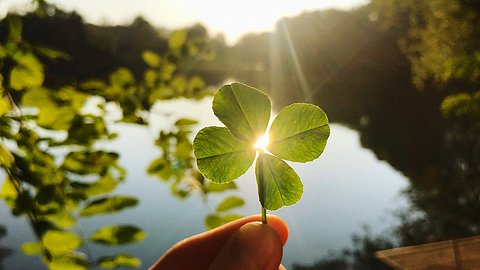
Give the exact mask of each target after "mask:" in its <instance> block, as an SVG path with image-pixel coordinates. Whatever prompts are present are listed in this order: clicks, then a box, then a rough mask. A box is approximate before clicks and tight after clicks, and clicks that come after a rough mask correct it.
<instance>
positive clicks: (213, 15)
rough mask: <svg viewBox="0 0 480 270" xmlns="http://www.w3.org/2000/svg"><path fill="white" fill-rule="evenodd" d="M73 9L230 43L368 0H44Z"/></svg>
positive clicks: (18, 4) (17, 5) (10, 0)
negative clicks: (197, 27)
mask: <svg viewBox="0 0 480 270" xmlns="http://www.w3.org/2000/svg"><path fill="white" fill-rule="evenodd" d="M29 2H30V1H29V0H0V16H1V17H3V16H4V15H5V14H6V12H7V11H8V10H10V9H12V8H13V9H22V8H23V7H25V6H28V3H29ZM47 2H49V3H52V4H55V5H57V6H59V7H61V8H62V9H64V10H67V11H72V10H75V11H77V12H78V13H80V14H81V15H82V16H83V17H84V18H85V20H86V21H87V22H90V23H96V24H108V25H115V24H127V23H130V22H132V21H133V19H134V18H135V17H137V16H143V17H144V18H146V19H147V20H148V21H150V22H151V23H152V24H153V25H155V26H158V27H164V28H168V29H177V28H182V27H187V26H191V25H193V24H195V23H201V24H203V25H205V26H206V27H207V29H208V30H209V31H210V33H211V34H213V35H216V34H218V33H224V35H225V38H226V40H227V42H228V43H230V44H233V43H234V42H236V41H237V40H238V39H239V38H240V37H241V36H242V35H244V34H246V33H249V32H265V31H271V30H273V29H274V27H275V22H276V21H277V20H278V19H280V18H282V17H289V16H294V15H298V14H300V13H302V12H304V11H311V10H318V9H328V8H337V9H350V8H353V7H357V6H360V5H362V4H366V3H367V2H368V0H241V1H239V0H47Z"/></svg>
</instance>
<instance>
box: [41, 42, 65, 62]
mask: <svg viewBox="0 0 480 270" xmlns="http://www.w3.org/2000/svg"><path fill="white" fill-rule="evenodd" d="M32 49H33V50H34V51H35V52H36V53H37V54H39V55H43V56H44V57H46V58H49V59H54V60H56V59H64V60H71V59H72V57H71V56H70V55H69V54H68V53H66V52H62V51H59V50H56V49H52V48H49V47H45V46H41V45H34V46H32Z"/></svg>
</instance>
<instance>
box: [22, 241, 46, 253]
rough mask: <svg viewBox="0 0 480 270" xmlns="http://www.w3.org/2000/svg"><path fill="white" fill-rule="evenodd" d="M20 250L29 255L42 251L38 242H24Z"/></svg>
mask: <svg viewBox="0 0 480 270" xmlns="http://www.w3.org/2000/svg"><path fill="white" fill-rule="evenodd" d="M21 249H22V252H23V253H25V254H27V255H29V256H34V255H40V254H42V252H43V249H42V246H41V245H40V243H38V242H25V243H23V244H22V248H21Z"/></svg>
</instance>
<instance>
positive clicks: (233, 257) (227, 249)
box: [150, 215, 288, 270]
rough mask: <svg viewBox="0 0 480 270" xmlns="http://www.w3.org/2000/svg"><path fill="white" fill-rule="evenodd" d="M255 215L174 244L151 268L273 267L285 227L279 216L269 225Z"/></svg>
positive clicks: (279, 256)
mask: <svg viewBox="0 0 480 270" xmlns="http://www.w3.org/2000/svg"><path fill="white" fill-rule="evenodd" d="M260 220H261V216H260V215H254V216H249V217H245V218H242V219H238V220H235V221H232V222H230V223H227V224H225V225H223V226H220V227H218V228H216V229H213V230H210V231H207V232H204V233H201V234H197V235H194V236H192V237H189V238H186V239H184V240H182V241H180V242H178V243H177V244H175V245H174V246H173V247H172V248H171V249H170V250H168V251H167V252H166V253H165V254H164V255H163V256H162V257H161V258H160V259H159V260H158V261H157V262H156V263H155V264H154V265H153V266H152V267H151V268H150V270H165V269H178V270H183V269H210V270H225V269H228V270H230V269H231V270H235V269H239V270H240V269H242V270H244V269H247V270H249V269H252V270H254V269H255V270H257V269H258V270H276V269H285V268H283V266H281V265H280V262H281V260H282V253H283V245H285V242H286V241H287V238H288V227H287V224H286V223H285V221H283V220H282V219H281V218H279V217H278V216H274V215H268V224H267V225H266V224H262V223H261V222H260Z"/></svg>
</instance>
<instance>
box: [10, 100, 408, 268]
mask: <svg viewBox="0 0 480 270" xmlns="http://www.w3.org/2000/svg"><path fill="white" fill-rule="evenodd" d="M211 101H212V99H211V98H204V99H202V100H200V101H191V100H186V99H180V100H175V101H169V102H161V103H159V104H157V105H156V107H155V109H153V111H155V113H154V114H152V117H151V124H150V126H149V127H142V126H136V125H129V124H113V125H112V126H111V129H112V130H113V131H115V132H117V133H118V135H119V136H118V138H117V139H115V140H114V141H112V142H108V143H104V144H103V145H99V147H103V148H106V149H109V150H112V151H116V152H118V153H119V154H120V156H121V159H120V163H121V165H122V166H124V167H125V169H126V170H127V171H128V174H127V178H126V181H125V182H124V183H122V184H120V185H119V186H118V187H117V189H116V190H115V191H114V194H128V195H133V196H136V197H137V198H139V204H138V205H137V206H136V207H134V208H130V209H127V210H124V211H122V212H120V213H118V214H114V215H104V216H95V217H91V218H80V219H79V222H78V224H79V225H78V226H76V227H74V228H73V230H74V231H77V232H82V234H83V235H89V234H91V233H92V232H94V231H95V230H96V229H97V228H98V227H100V226H102V225H110V224H117V223H118V224H121V223H133V224H135V225H137V226H139V227H140V228H142V229H143V230H144V231H145V232H146V233H147V238H146V239H145V240H144V241H142V242H139V243H135V244H130V245H124V246H117V247H104V246H100V245H96V244H90V245H89V247H88V249H89V250H88V252H89V253H91V254H92V255H93V257H94V258H97V257H99V256H103V255H108V254H112V253H114V251H122V252H128V253H131V254H134V255H136V256H138V257H139V258H141V260H142V268H146V267H148V266H150V265H151V264H152V263H153V262H154V261H155V260H156V259H157V258H158V257H159V256H161V255H162V254H163V253H164V252H165V251H166V250H167V249H168V248H169V247H171V246H172V245H173V244H174V243H176V242H177V241H179V240H181V239H183V238H185V237H188V236H190V235H193V234H196V233H200V232H202V231H205V230H206V227H205V225H204V219H205V217H206V216H207V215H208V214H209V213H211V212H212V211H213V209H214V208H215V206H216V204H217V203H218V202H220V201H221V200H222V199H223V198H225V197H227V196H229V195H238V196H241V197H242V198H244V200H245V202H246V203H245V205H244V206H243V207H242V208H239V210H237V211H236V212H238V213H239V214H242V215H251V214H258V213H260V207H259V203H258V196H257V191H256V189H257V187H256V183H255V178H254V172H253V170H252V169H250V170H249V171H248V172H247V173H246V174H245V175H243V176H242V177H240V178H239V179H238V180H237V181H236V182H237V184H238V190H232V191H227V192H224V193H221V194H212V195H209V196H208V199H207V200H206V201H205V200H203V199H202V197H201V196H200V195H193V196H190V197H188V198H187V199H184V200H181V199H179V198H177V197H175V196H172V195H171V192H170V188H169V184H167V183H165V182H162V181H160V180H158V179H157V178H155V177H153V176H150V175H147V174H146V168H147V166H148V164H149V163H150V162H151V161H152V160H153V159H154V158H155V157H157V156H158V155H159V150H158V148H157V147H155V146H154V144H153V141H154V138H155V137H156V136H157V134H158V132H159V130H160V129H167V130H168V129H169V128H171V126H172V124H173V123H174V121H175V120H176V119H178V118H179V117H188V118H193V119H197V120H198V121H199V124H198V125H196V126H195V129H194V132H193V134H195V133H196V132H197V131H198V130H199V129H201V128H203V127H205V126H209V125H221V123H220V122H219V121H218V120H217V119H216V117H215V116H214V115H213V113H212V111H211ZM327 113H328V112H327ZM290 164H291V165H292V167H293V168H294V169H295V170H296V171H297V173H298V174H299V176H300V177H301V178H302V181H303V183H304V194H303V197H302V199H301V200H300V202H299V203H297V204H296V205H293V206H289V207H284V208H282V209H280V210H279V211H276V212H274V214H276V215H279V216H280V217H282V218H283V219H284V220H285V221H286V222H287V223H288V225H289V228H290V236H289V239H288V242H287V244H286V246H285V250H284V257H283V261H282V263H283V264H284V265H285V266H286V267H287V268H289V267H291V266H292V265H293V264H294V263H295V264H301V265H310V264H312V263H314V262H315V261H317V260H319V259H322V258H324V257H325V256H328V254H329V253H330V252H331V251H338V250H341V249H343V248H346V247H349V246H351V245H352V241H351V237H352V234H354V233H362V232H363V227H364V226H368V227H369V228H370V231H371V232H372V233H373V234H380V233H382V232H384V231H386V230H388V229H389V228H391V227H392V226H395V225H397V223H398V220H397V219H396V218H395V217H394V216H393V215H392V213H393V212H394V211H396V210H399V209H405V208H407V207H408V205H409V202H408V200H407V199H406V198H405V197H404V196H403V195H402V191H403V190H405V189H407V188H408V187H409V181H408V179H407V178H406V177H405V176H404V175H402V173H399V172H398V171H396V170H395V169H394V168H393V167H392V166H390V165H389V164H388V163H386V162H385V161H380V160H378V159H377V158H376V155H375V154H374V153H373V152H372V151H371V150H369V149H366V148H364V147H362V146H361V143H360V138H359V134H358V132H357V131H355V130H353V129H350V128H347V127H345V126H342V125H339V124H332V125H331V135H330V138H329V140H328V143H327V147H326V149H325V152H324V153H323V155H322V156H321V157H320V158H319V159H317V160H315V161H314V162H310V163H305V164H299V163H290ZM2 182H3V177H2ZM0 217H1V218H0V225H2V226H5V228H6V230H7V234H6V236H5V237H3V238H1V240H0V246H1V247H4V248H8V249H11V250H12V251H13V253H12V254H11V255H10V256H7V257H5V258H4V259H3V261H2V262H1V263H3V266H4V268H5V269H43V268H45V266H44V265H43V264H42V263H41V261H40V259H39V257H35V256H27V255H25V254H23V253H22V251H21V250H20V246H21V244H22V243H23V242H27V241H35V240H36V239H35V236H34V233H33V232H32V228H31V226H30V224H29V222H27V219H26V218H24V217H13V216H12V215H11V214H10V209H9V208H8V207H7V206H6V205H5V203H4V202H3V201H2V202H0Z"/></svg>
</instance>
